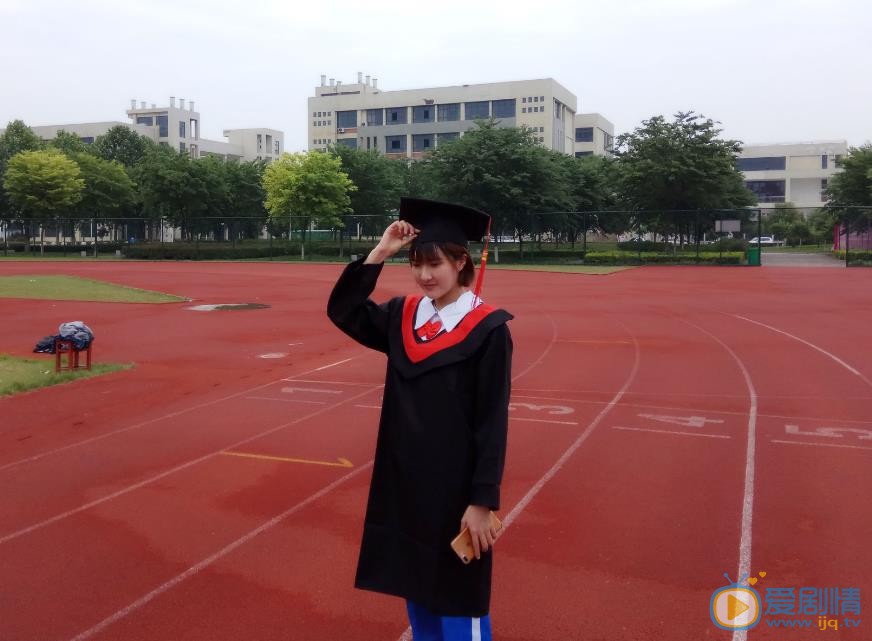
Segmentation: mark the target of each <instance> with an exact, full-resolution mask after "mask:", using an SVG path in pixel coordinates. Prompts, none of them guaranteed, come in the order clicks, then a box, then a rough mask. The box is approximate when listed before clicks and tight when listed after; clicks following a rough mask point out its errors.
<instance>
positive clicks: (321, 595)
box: [0, 262, 872, 641]
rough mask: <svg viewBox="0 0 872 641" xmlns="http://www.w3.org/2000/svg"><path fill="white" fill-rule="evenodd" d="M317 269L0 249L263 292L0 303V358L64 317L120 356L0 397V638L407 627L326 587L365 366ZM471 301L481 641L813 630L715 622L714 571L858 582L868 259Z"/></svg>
mask: <svg viewBox="0 0 872 641" xmlns="http://www.w3.org/2000/svg"><path fill="white" fill-rule="evenodd" d="M339 269H340V268H339V267H338V266H335V265H324V266H299V265H279V264H263V263H261V264H226V263H210V264H185V263H158V264H147V263H13V262H4V263H2V264H0V273H2V274H36V273H67V274H75V275H81V276H86V277H91V278H99V279H103V280H109V281H113V282H117V283H122V284H127V285H132V286H137V287H144V288H149V289H156V290H160V291H167V292H171V293H175V294H179V295H183V296H187V297H190V298H192V299H194V303H193V304H196V303H227V302H263V303H267V304H269V305H271V308H270V309H267V310H259V311H245V312H211V313H201V312H192V311H187V310H185V309H184V308H185V307H186V306H187V305H188V304H186V303H182V304H170V305H159V306H158V305H122V304H96V303H75V302H52V301H16V300H2V301H0V317H2V318H3V326H4V327H3V330H4V331H3V332H2V334H0V352H10V353H14V354H20V355H25V354H27V353H28V352H29V349H30V347H31V346H32V345H33V343H35V342H36V340H37V339H38V338H40V337H41V336H43V335H45V334H49V333H52V332H53V331H55V328H56V326H57V324H58V323H59V322H61V321H65V320H74V319H75V320H78V319H82V320H85V321H86V322H88V323H89V324H90V325H91V326H92V327H93V328H94V329H95V331H96V333H97V337H98V338H97V342H96V345H95V355H96V358H97V359H98V360H100V361H115V362H135V363H136V367H135V368H134V369H133V370H130V371H127V372H122V373H118V374H115V375H113V376H110V377H102V378H99V379H92V380H88V381H79V382H77V383H75V384H71V385H65V386H58V387H54V388H50V389H43V390H39V391H36V392H33V393H30V394H25V395H20V396H17V397H14V398H5V399H0V586H2V587H0V640H2V641H30V640H43V639H45V640H64V641H69V640H73V639H75V640H77V641H84V640H86V639H89V640H90V639H93V640H110V639H112V640H115V639H123V640H137V641H138V640H143V641H144V640H150V641H158V640H160V641H166V640H175V639H184V640H186V641H195V640H201V639H202V640H206V639H209V640H218V641H223V640H230V639H251V640H272V639H283V640H286V639H300V640H305V641H320V640H328V639H329V640H333V639H339V640H348V641H354V640H360V641H396V640H397V639H399V638H401V637H404V636H406V635H407V632H406V631H405V630H406V623H405V618H404V608H403V605H402V603H401V602H400V601H399V600H397V599H392V598H388V597H383V596H380V595H375V594H370V593H365V592H360V591H356V590H354V589H352V587H351V586H352V582H353V575H354V569H355V562H356V554H357V544H358V542H359V537H360V532H361V521H362V516H363V510H364V506H365V500H366V492H367V486H368V481H369V473H370V463H371V457H372V452H373V447H374V441H375V433H376V424H377V418H378V407H379V404H380V397H381V383H382V380H383V375H384V359H383V357H382V356H380V355H379V354H377V353H373V352H369V351H367V350H365V349H363V348H360V347H358V346H356V345H354V344H353V343H351V341H350V340H348V339H346V338H345V337H344V336H343V335H342V334H340V333H339V332H338V331H337V330H335V329H334V328H333V327H332V326H331V325H330V324H329V323H328V321H327V320H326V318H325V315H324V305H325V301H326V297H327V294H328V293H329V290H330V287H331V284H332V283H333V282H334V281H335V279H336V277H337V275H338V273H339ZM410 285H411V281H410V278H409V275H408V273H407V271H406V268H404V267H402V266H391V267H389V268H386V270H385V272H384V274H383V276H382V280H381V282H380V286H379V290H378V291H377V295H376V298H379V299H384V298H387V297H388V296H393V295H399V294H403V293H407V292H408V291H409V288H410ZM485 298H486V299H487V300H488V301H489V302H491V303H495V304H498V305H500V306H504V307H506V308H507V309H509V310H510V311H512V312H513V313H514V314H515V316H516V319H515V320H514V321H512V323H511V327H512V332H513V336H514V339H515V347H516V351H515V362H514V371H513V376H514V378H515V382H514V389H513V397H512V403H513V405H512V412H511V416H512V421H511V425H510V443H509V455H508V462H507V468H506V469H507V471H506V477H505V480H504V486H503V509H502V510H501V514H502V516H503V518H504V520H505V522H506V523H507V526H508V527H507V528H506V530H505V532H504V535H503V536H502V537H501V539H500V541H499V542H498V545H497V552H496V553H497V561H496V572H495V583H494V586H495V587H494V597H493V607H492V616H493V620H494V635H495V638H497V639H501V640H512V641H515V640H517V641H521V640H524V641H527V640H533V639H548V640H552V639H553V640H557V639H560V640H564V639H568V640H575V639H578V640H599V639H602V640H605V639H609V640H613V639H614V640H627V641H630V640H632V641H642V640H648V639H652V640H653V639H658V640H659V639H664V640H667V639H668V640H669V641H696V640H698V639H744V638H746V636H747V638H750V639H761V640H762V639H772V640H776V639H778V640H780V639H787V640H789V639H802V638H809V636H814V634H813V632H815V633H816V632H817V630H816V629H814V630H812V631H809V632H801V631H797V630H787V631H785V630H775V629H772V628H767V627H766V626H764V625H762V624H761V625H760V626H758V627H757V628H755V629H754V630H752V631H750V632H749V633H747V635H745V634H743V633H736V634H735V635H734V633H732V632H728V631H723V630H719V629H717V628H716V627H715V626H714V625H713V624H712V622H711V620H710V617H709V599H710V597H711V594H712V592H713V590H714V589H716V588H718V587H721V586H722V585H724V584H725V583H726V581H725V580H724V579H723V576H722V574H723V573H724V572H726V573H728V574H729V575H730V577H731V578H732V579H734V580H735V579H736V578H737V576H736V575H737V574H738V573H740V572H751V573H753V574H755V575H756V574H757V573H758V572H759V571H765V572H766V573H767V576H766V578H764V579H762V580H761V583H760V584H758V585H757V589H758V590H759V591H761V594H762V592H763V590H764V589H765V587H766V585H771V586H781V587H784V586H795V587H796V588H797V589H798V588H799V587H800V586H817V587H833V586H841V587H849V586H850V587H859V588H860V589H861V591H862V593H863V594H866V595H868V594H870V593H872V592H870V588H872V579H870V577H872V551H870V548H869V544H868V542H869V540H870V539H872V514H870V510H869V509H868V493H869V490H870V489H872V349H869V329H868V328H869V327H870V322H872V272H870V271H868V270H816V269H807V270H806V269H796V268H794V269H778V268H764V269H746V268H692V267H682V268H645V269H637V270H632V271H626V272H621V273H617V274H613V275H610V276H581V275H571V274H542V273H530V272H512V271H496V270H493V271H491V272H489V274H488V284H487V287H486V296H485ZM268 353H281V354H285V355H284V356H282V357H280V358H272V359H264V358H260V356H261V355H263V354H268ZM243 455H244V456H243ZM867 607H868V606H867ZM813 618H816V617H813ZM870 626H872V622H866V623H863V624H861V626H860V627H859V628H858V629H844V628H842V629H840V630H839V631H838V632H834V631H830V632H828V633H827V634H826V635H824V636H825V637H826V638H828V639H864V638H869V635H870V632H869V631H868V630H869V628H870ZM804 635H805V636H804Z"/></svg>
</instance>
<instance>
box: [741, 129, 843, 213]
mask: <svg viewBox="0 0 872 641" xmlns="http://www.w3.org/2000/svg"><path fill="white" fill-rule="evenodd" d="M847 153H848V143H847V141H845V140H835V141H821V142H805V143H773V144H764V145H748V146H746V147H745V148H744V149H743V150H742V153H741V154H740V156H739V170H740V171H742V173H743V174H744V175H745V186H746V187H748V189H750V190H751V191H753V192H754V193H755V194H757V199H758V206H759V207H763V208H769V207H774V206H775V205H776V204H777V203H791V204H793V205H795V206H797V207H802V208H809V209H811V208H817V207H822V206H823V205H824V204H825V202H826V200H825V194H824V190H825V189H826V188H827V181H828V180H829V178H830V177H831V176H832V175H833V174H835V173H836V172H838V171H839V167H838V164H839V161H840V160H841V158H842V156H844V155H846V154H847Z"/></svg>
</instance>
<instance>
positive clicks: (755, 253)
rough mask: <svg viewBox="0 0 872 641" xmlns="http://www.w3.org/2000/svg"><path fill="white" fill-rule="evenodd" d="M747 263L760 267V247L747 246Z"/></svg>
mask: <svg viewBox="0 0 872 641" xmlns="http://www.w3.org/2000/svg"><path fill="white" fill-rule="evenodd" d="M748 264H749V265H752V266H754V267H760V248H759V247H749V248H748Z"/></svg>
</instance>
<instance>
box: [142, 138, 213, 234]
mask: <svg viewBox="0 0 872 641" xmlns="http://www.w3.org/2000/svg"><path fill="white" fill-rule="evenodd" d="M192 163H193V161H192V160H191V158H190V157H189V156H188V155H187V154H180V153H178V152H176V151H174V150H173V149H170V148H169V147H165V146H154V147H153V148H151V149H149V150H148V151H147V152H146V154H145V155H144V156H143V158H142V160H141V161H140V162H139V164H138V165H137V166H136V167H135V168H134V169H133V175H134V180H135V182H136V183H137V185H139V197H140V201H141V203H142V212H143V216H144V217H145V218H146V219H148V220H150V221H151V222H152V223H158V222H159V221H166V222H168V223H170V224H172V225H173V226H175V227H179V228H181V230H182V235H183V236H184V237H186V238H191V237H193V235H194V234H195V233H199V232H201V231H203V229H202V227H203V225H204V221H203V220H202V217H203V215H204V214H205V211H206V205H205V203H206V202H207V201H208V199H209V197H210V194H209V193H208V192H207V183H209V182H212V181H211V180H205V178H206V177H207V174H208V170H205V171H200V170H198V169H197V168H194V167H193V165H192Z"/></svg>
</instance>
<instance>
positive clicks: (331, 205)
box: [263, 151, 357, 235]
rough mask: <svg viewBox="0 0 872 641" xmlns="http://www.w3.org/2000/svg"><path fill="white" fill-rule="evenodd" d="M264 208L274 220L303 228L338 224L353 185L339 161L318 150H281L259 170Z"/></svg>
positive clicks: (285, 225) (284, 226)
mask: <svg viewBox="0 0 872 641" xmlns="http://www.w3.org/2000/svg"><path fill="white" fill-rule="evenodd" d="M263 186H264V189H265V190H266V201H265V205H266V209H267V211H268V212H269V215H270V219H271V221H272V222H273V223H274V224H277V225H280V226H281V228H283V229H290V228H291V226H292V225H294V226H295V227H296V228H297V229H299V230H300V231H301V232H303V234H304V235H305V230H306V229H307V228H308V227H309V226H310V225H311V224H312V222H314V223H316V224H317V225H318V226H319V227H322V228H337V227H342V219H341V215H342V214H343V213H345V212H347V211H349V210H350V204H351V198H350V197H349V194H350V193H351V192H352V191H355V190H356V189H357V188H356V187H355V186H354V183H352V182H351V180H350V179H349V178H348V176H347V175H346V174H345V172H344V171H342V161H341V160H340V159H339V158H338V157H336V156H334V155H331V154H325V153H322V152H319V151H310V152H308V153H297V154H284V155H282V157H281V158H279V159H278V160H276V161H275V162H273V163H271V164H270V165H269V166H267V168H266V170H265V171H264V174H263Z"/></svg>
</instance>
